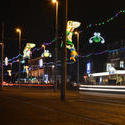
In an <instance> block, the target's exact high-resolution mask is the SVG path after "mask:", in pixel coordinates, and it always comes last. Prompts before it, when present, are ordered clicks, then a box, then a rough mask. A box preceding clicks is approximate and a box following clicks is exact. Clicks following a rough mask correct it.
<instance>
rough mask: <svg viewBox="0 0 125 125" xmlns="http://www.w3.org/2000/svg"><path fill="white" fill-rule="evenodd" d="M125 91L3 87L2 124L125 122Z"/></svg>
mask: <svg viewBox="0 0 125 125" xmlns="http://www.w3.org/2000/svg"><path fill="white" fill-rule="evenodd" d="M124 124H125V95H123V94H109V93H94V92H84V91H82V92H79V91H66V99H65V101H61V99H60V91H59V90H57V91H56V92H54V91H53V89H40V88H13V87H8V88H7V87H5V88H2V90H1V91H0V125H124Z"/></svg>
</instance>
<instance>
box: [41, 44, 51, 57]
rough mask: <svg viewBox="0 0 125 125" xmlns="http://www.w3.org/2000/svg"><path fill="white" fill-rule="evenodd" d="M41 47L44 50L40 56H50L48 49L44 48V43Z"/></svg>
mask: <svg viewBox="0 0 125 125" xmlns="http://www.w3.org/2000/svg"><path fill="white" fill-rule="evenodd" d="M42 47H43V48H44V52H43V53H42V55H41V56H42V57H52V54H51V53H50V52H49V50H46V49H45V48H46V47H45V45H42Z"/></svg>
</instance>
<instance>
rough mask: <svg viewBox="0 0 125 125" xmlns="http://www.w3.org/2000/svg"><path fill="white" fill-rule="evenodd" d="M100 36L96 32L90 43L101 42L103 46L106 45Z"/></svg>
mask: <svg viewBox="0 0 125 125" xmlns="http://www.w3.org/2000/svg"><path fill="white" fill-rule="evenodd" d="M100 35H101V34H100V33H96V32H95V33H94V36H93V37H91V38H90V39H89V43H93V42H95V43H99V42H101V43H102V44H103V43H105V40H104V38H103V37H101V36H100Z"/></svg>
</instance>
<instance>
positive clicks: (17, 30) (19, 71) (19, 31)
mask: <svg viewBox="0 0 125 125" xmlns="http://www.w3.org/2000/svg"><path fill="white" fill-rule="evenodd" d="M16 32H18V33H19V70H18V75H19V76H18V78H19V80H20V73H21V63H20V62H21V60H20V53H21V30H20V29H19V28H17V29H16ZM19 87H20V84H19Z"/></svg>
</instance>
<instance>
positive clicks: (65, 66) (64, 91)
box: [61, 0, 68, 101]
mask: <svg viewBox="0 0 125 125" xmlns="http://www.w3.org/2000/svg"><path fill="white" fill-rule="evenodd" d="M67 17H68V0H65V24H64V25H65V27H64V59H63V63H64V64H63V80H62V83H61V84H62V85H61V100H62V101H65V93H66V83H67V49H66V41H67V33H66V28H67Z"/></svg>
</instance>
